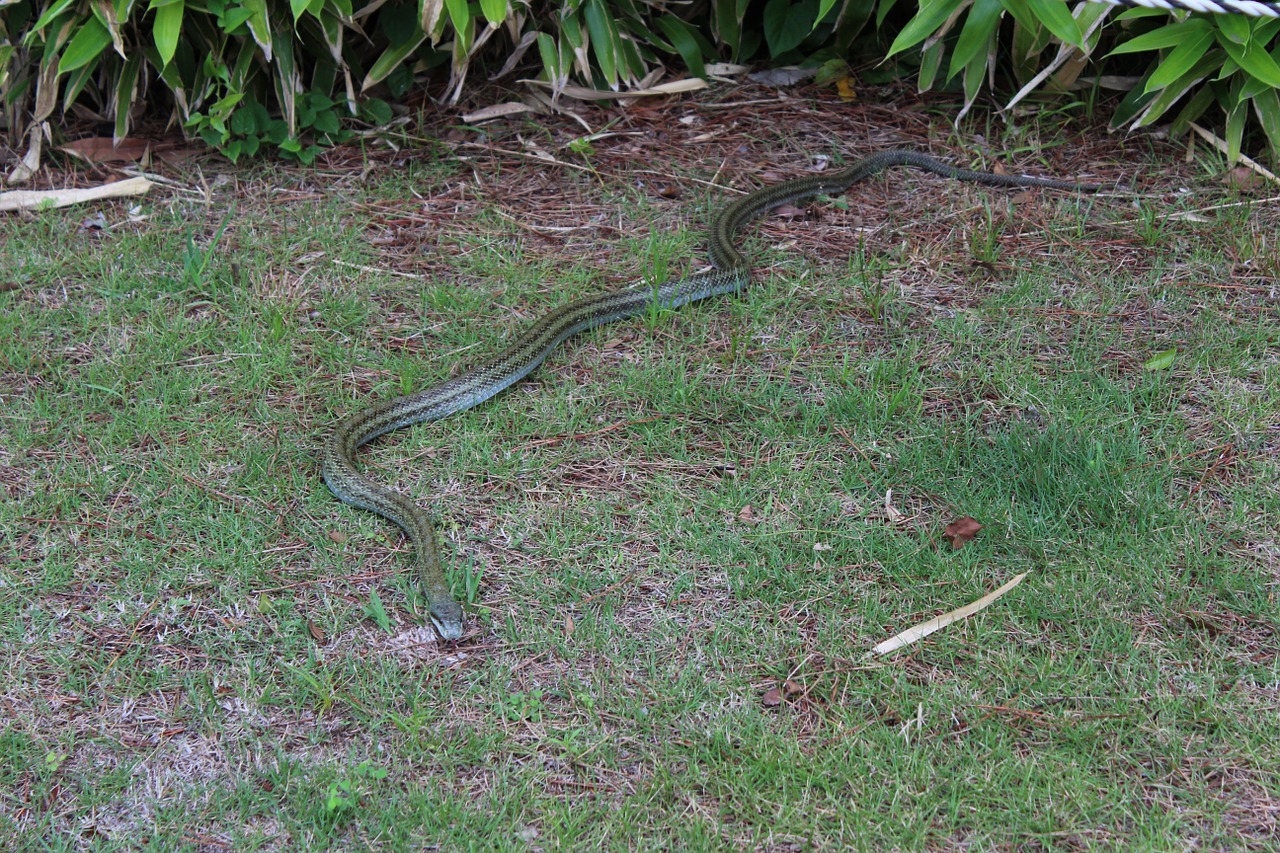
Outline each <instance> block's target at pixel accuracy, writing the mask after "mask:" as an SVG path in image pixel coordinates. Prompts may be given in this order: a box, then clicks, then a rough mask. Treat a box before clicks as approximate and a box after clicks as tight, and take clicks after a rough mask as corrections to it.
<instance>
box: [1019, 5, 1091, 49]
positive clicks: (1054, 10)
mask: <svg viewBox="0 0 1280 853" xmlns="http://www.w3.org/2000/svg"><path fill="white" fill-rule="evenodd" d="M1027 6H1028V7H1029V8H1030V9H1031V12H1032V14H1034V15H1035V16H1036V19H1037V20H1039V21H1040V23H1042V24H1044V25H1045V27H1047V28H1048V30H1049V32H1051V33H1053V34H1054V35H1055V36H1057V38H1058V40H1059V41H1061V42H1063V43H1064V44H1073V45H1075V46H1076V47H1082V46H1083V45H1084V33H1082V32H1080V24H1079V23H1077V22H1076V19H1075V18H1073V17H1071V10H1069V9H1068V8H1067V4H1066V3H1064V2H1063V0H1027Z"/></svg>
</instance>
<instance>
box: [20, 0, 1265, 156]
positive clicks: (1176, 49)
mask: <svg viewBox="0 0 1280 853" xmlns="http://www.w3.org/2000/svg"><path fill="white" fill-rule="evenodd" d="M894 7H895V0H754V2H753V0H710V2H709V3H708V4H703V5H695V6H690V7H669V6H667V5H665V4H662V3H657V2H654V0H556V2H553V3H541V2H539V0H386V2H384V1H383V0H288V2H285V0H150V2H149V3H147V4H144V3H142V2H138V0H0V104H2V105H3V110H4V120H5V124H6V125H7V128H8V130H9V133H10V136H11V138H16V137H18V136H20V135H21V134H22V133H23V131H24V129H25V127H26V126H28V125H29V124H31V123H33V122H34V123H39V122H43V121H45V120H47V119H48V118H49V117H50V116H52V115H53V114H54V113H55V111H57V110H62V111H63V112H64V113H65V112H69V111H72V110H75V111H78V112H82V113H83V112H87V113H88V114H89V115H92V116H98V117H101V118H104V119H105V120H108V121H110V122H111V123H112V125H113V128H114V134H115V136H116V137H117V138H121V137H124V136H125V135H127V134H128V132H129V130H130V124H131V122H132V121H133V120H134V118H135V117H136V115H137V114H138V113H139V111H140V110H141V109H142V108H143V107H147V108H150V109H151V110H152V111H153V112H159V113H160V114H161V116H163V114H164V112H165V111H168V113H169V115H170V120H171V121H173V122H176V123H177V124H178V125H180V126H181V127H182V128H183V130H184V131H185V132H186V133H187V134H188V135H189V136H198V137H200V138H201V139H203V140H204V141H205V142H207V143H208V144H210V145H212V146H214V147H217V148H219V149H221V150H222V151H223V152H224V153H226V154H227V155H228V156H229V157H231V158H232V159H233V160H234V159H236V158H238V157H240V156H242V155H252V154H254V153H256V152H257V151H258V150H259V149H260V148H261V147H262V146H263V145H267V146H273V147H275V148H276V149H278V150H279V151H281V152H283V153H284V154H285V155H286V156H289V157H293V158H296V159H299V160H302V161H304V162H309V161H310V160H311V159H312V158H314V156H315V155H316V153H317V152H318V151H320V150H322V148H323V147H324V146H327V145H332V144H335V143H341V142H343V141H345V140H347V139H348V138H350V136H351V134H352V132H353V131H352V128H353V127H356V126H358V124H359V123H360V122H365V123H368V124H372V125H380V124H385V123H386V122H387V121H389V120H390V119H391V117H392V110H391V107H390V106H389V104H388V100H395V99H398V98H401V97H402V96H404V95H405V94H406V93H407V92H408V91H409V89H410V88H411V87H412V86H413V85H414V81H415V79H416V78H418V77H420V76H421V75H422V74H423V73H426V72H439V76H440V78H441V79H442V80H443V79H445V74H446V73H447V82H446V83H445V84H444V89H443V94H442V95H441V100H442V101H444V102H446V103H455V102H456V101H457V99H458V98H459V97H460V95H461V94H462V92H463V91H464V87H465V85H466V81H467V79H468V73H469V72H470V71H471V69H472V66H473V65H475V64H477V63H479V62H480V61H482V60H489V61H491V62H493V63H495V64H496V62H497V61H498V60H502V70H501V71H500V72H499V74H508V73H512V72H514V71H516V70H517V69H518V70H521V71H523V72H524V73H531V72H532V73H536V74H537V75H538V77H539V81H538V83H539V85H540V87H541V88H540V89H539V90H538V91H539V92H541V93H543V94H537V93H533V94H531V97H538V98H540V99H541V100H543V101H544V102H550V103H552V104H554V103H555V101H556V100H557V99H558V98H559V96H560V95H561V93H562V92H563V91H564V90H565V87H566V86H567V85H568V84H569V82H570V81H571V80H576V81H578V82H580V83H582V84H585V85H587V86H591V87H596V88H609V89H614V90H619V89H624V88H630V87H635V86H637V85H640V84H641V83H642V81H644V80H646V78H647V77H648V76H649V75H650V73H651V72H652V71H654V70H655V69H659V68H660V67H661V66H662V65H663V64H664V63H665V62H668V61H670V60H671V59H673V58H676V57H678V58H679V61H680V63H681V64H683V65H684V67H685V68H687V69H688V70H689V71H690V72H691V73H692V74H694V75H699V76H702V75H705V73H706V71H705V63H706V62H707V61H708V60H712V59H728V60H736V61H748V60H751V59H755V58H762V57H763V58H767V59H768V60H769V61H770V62H771V63H774V64H785V63H802V62H803V63H809V64H814V65H817V64H822V63H827V64H828V66H829V67H834V68H836V69H837V71H836V74H837V76H838V75H839V74H841V73H847V68H848V65H847V64H846V63H847V62H848V61H849V57H850V54H851V52H852V51H853V49H854V46H855V39H856V38H857V37H858V36H859V34H860V33H862V32H863V31H864V29H866V28H867V27H868V25H870V29H871V33H870V35H871V36H872V37H871V38H869V39H866V40H864V41H863V42H859V43H858V44H857V47H858V49H860V50H861V51H863V52H864V53H868V52H869V53H871V54H873V56H874V57H875V58H879V57H880V56H882V55H883V51H884V47H883V46H884V44H885V42H886V41H887V40H888V39H889V38H890V37H893V36H894V35H895V34H896V38H893V42H892V46H891V48H890V49H889V51H888V52H889V55H890V56H898V57H899V58H900V59H901V60H903V61H904V62H905V63H907V64H912V63H915V64H917V65H918V70H919V82H920V87H921V88H922V89H928V88H932V87H934V86H937V85H943V84H946V83H948V82H950V81H956V82H957V83H958V84H959V85H960V86H961V88H962V90H963V94H964V99H965V104H964V107H963V109H962V111H961V115H963V114H964V113H965V112H967V111H968V110H969V108H970V107H971V106H972V104H973V103H974V102H975V100H976V99H977V98H978V97H979V95H980V93H981V92H982V91H983V90H984V88H985V87H988V86H991V85H992V84H993V81H994V80H995V79H996V73H997V71H1001V72H1007V75H1008V77H1010V78H1011V79H1012V80H1014V81H1016V82H1017V83H1018V84H1020V85H1021V86H1022V91H1020V92H1019V93H1018V95H1017V96H1015V101H1016V100H1017V99H1018V98H1021V97H1024V96H1025V95H1026V94H1027V93H1029V92H1030V91H1032V90H1035V89H1037V88H1044V89H1048V90H1051V91H1062V90H1065V89H1066V88H1067V87H1068V86H1070V85H1071V84H1072V83H1073V82H1075V81H1076V78H1077V77H1078V75H1079V74H1080V73H1081V72H1082V70H1083V69H1084V68H1085V67H1086V66H1087V62H1088V61H1092V60H1096V58H1097V57H1098V55H1099V54H1100V52H1102V51H1104V50H1105V49H1107V48H1111V47H1113V48H1114V49H1112V50H1111V51H1110V53H1109V54H1106V56H1107V57H1109V60H1108V61H1109V62H1111V63H1113V64H1114V63H1127V64H1129V65H1133V64H1134V63H1137V66H1136V67H1137V69H1138V74H1137V75H1135V76H1136V77H1139V78H1140V80H1141V82H1140V83H1139V84H1138V85H1137V87H1136V88H1135V89H1134V90H1133V91H1132V92H1130V94H1129V97H1128V98H1126V99H1125V101H1124V102H1123V103H1122V104H1121V107H1120V110H1119V112H1118V114H1117V119H1116V120H1117V122H1118V123H1119V124H1128V125H1129V126H1130V127H1140V126H1142V125H1145V124H1150V123H1152V122H1154V121H1157V120H1159V119H1161V118H1162V117H1164V116H1165V115H1166V114H1167V113H1168V112H1169V111H1170V110H1172V109H1174V108H1175V107H1178V108H1179V112H1178V113H1177V114H1176V115H1175V116H1174V118H1173V127H1174V129H1175V130H1185V128H1186V127H1187V126H1188V125H1189V124H1190V122H1191V121H1193V120H1194V119H1195V118H1197V117H1199V116H1201V115H1202V114H1204V113H1205V112H1206V111H1207V110H1208V109H1209V108H1211V107H1212V106H1214V105H1215V104H1216V105H1218V106H1219V107H1220V108H1221V109H1222V112H1223V115H1224V117H1225V122H1226V126H1227V138H1228V140H1229V141H1230V144H1231V147H1232V151H1238V150H1239V148H1240V145H1241V140H1242V139H1243V135H1244V130H1245V128H1246V125H1248V124H1249V119H1250V117H1253V118H1255V119H1256V120H1257V123H1258V126H1259V127H1261V129H1262V130H1263V131H1264V133H1265V135H1266V138H1267V140H1268V142H1269V144H1270V146H1271V148H1272V150H1273V152H1274V151H1275V150H1276V149H1277V147H1280V102H1278V101H1277V97H1276V91H1275V90H1276V86H1277V85H1280V67H1278V66H1277V63H1276V61H1275V57H1276V55H1277V54H1276V51H1277V49H1278V48H1277V46H1276V36H1277V32H1278V31H1280V21H1277V20H1274V19H1267V20H1263V21H1255V20H1248V19H1244V18H1235V17H1229V16H1216V17H1214V18H1208V17H1195V18H1191V17H1188V16H1187V14H1186V13H1175V14H1174V17H1173V18H1172V19H1171V18H1170V17H1169V13H1167V12H1163V11H1155V10H1149V9H1137V10H1129V11H1125V12H1123V13H1120V14H1113V13H1115V11H1116V10H1115V9H1114V7H1110V6H1106V5H1101V4H1094V3H1082V4H1079V5H1078V6H1077V7H1076V9H1075V11H1074V12H1072V11H1071V10H1070V9H1069V8H1068V6H1067V4H1066V3H1065V2H1064V0H926V2H924V3H923V4H922V5H921V6H920V7H919V9H918V11H917V10H910V9H904V10H900V11H899V10H895V8H894ZM673 8H679V9H680V14H677V13H676V12H674V11H672V9H673ZM913 12H914V14H913ZM904 18H906V19H907V20H905V22H904V20H903V19H904ZM904 23H905V26H904V25H903V24H904ZM899 28H900V31H899ZM535 47H536V52H535V50H534V48H535ZM944 67H945V69H946V70H945V73H943V68H944ZM841 69H843V71H841ZM375 95H376V97H374V96H375Z"/></svg>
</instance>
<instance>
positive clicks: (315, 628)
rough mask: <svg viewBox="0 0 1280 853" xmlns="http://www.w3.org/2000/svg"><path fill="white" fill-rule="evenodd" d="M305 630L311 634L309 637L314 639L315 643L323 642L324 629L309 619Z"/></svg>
mask: <svg viewBox="0 0 1280 853" xmlns="http://www.w3.org/2000/svg"><path fill="white" fill-rule="evenodd" d="M307 630H308V631H310V632H311V636H312V637H313V638H315V641H316V642H317V643H323V642H324V629H323V628H321V627H320V626H319V625H317V624H316V623H314V622H312V621H311V620H310V619H308V620H307Z"/></svg>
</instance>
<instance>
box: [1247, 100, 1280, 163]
mask: <svg viewBox="0 0 1280 853" xmlns="http://www.w3.org/2000/svg"><path fill="white" fill-rule="evenodd" d="M1252 103H1253V111H1254V113H1255V114H1256V115H1257V116H1258V124H1260V125H1262V132H1263V133H1264V134H1266V137H1267V144H1268V145H1270V146H1271V154H1272V157H1273V158H1275V156H1276V155H1277V154H1280V96H1277V94H1276V91H1275V89H1268V90H1266V91H1265V92H1259V93H1258V94H1257V95H1254V96H1253V102H1252Z"/></svg>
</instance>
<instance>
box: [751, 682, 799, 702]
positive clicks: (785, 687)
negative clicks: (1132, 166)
mask: <svg viewBox="0 0 1280 853" xmlns="http://www.w3.org/2000/svg"><path fill="white" fill-rule="evenodd" d="M803 692H804V688H803V687H802V686H800V685H799V684H798V683H796V682H794V681H791V680H790V679H788V680H786V681H784V682H782V684H780V685H778V686H777V687H771V688H769V689H768V690H766V691H765V694H764V696H762V697H761V699H760V704H762V705H764V706H765V707H766V708H776V707H778V706H779V705H781V704H782V703H783V701H784V700H786V699H790V698H791V697H792V696H796V695H799V694H801V693H803Z"/></svg>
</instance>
